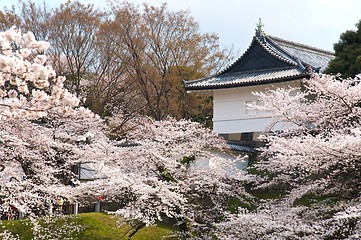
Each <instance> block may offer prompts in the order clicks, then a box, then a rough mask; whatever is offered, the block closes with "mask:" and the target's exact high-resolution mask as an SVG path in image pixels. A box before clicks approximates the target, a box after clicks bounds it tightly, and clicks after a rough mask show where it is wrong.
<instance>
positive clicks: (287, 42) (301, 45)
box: [267, 35, 334, 56]
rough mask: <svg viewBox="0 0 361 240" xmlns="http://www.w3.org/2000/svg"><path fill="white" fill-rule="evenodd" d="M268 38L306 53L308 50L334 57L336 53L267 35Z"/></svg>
mask: <svg viewBox="0 0 361 240" xmlns="http://www.w3.org/2000/svg"><path fill="white" fill-rule="evenodd" d="M267 37H269V38H270V39H271V40H273V41H275V42H277V43H278V44H279V45H282V43H284V45H287V46H288V47H293V48H300V49H302V50H305V51H307V50H308V51H309V52H317V53H318V54H323V55H332V56H333V55H334V52H332V51H328V50H325V49H322V48H318V47H314V46H310V45H307V44H303V43H299V42H294V41H290V40H286V39H283V38H280V37H276V36H272V35H267Z"/></svg>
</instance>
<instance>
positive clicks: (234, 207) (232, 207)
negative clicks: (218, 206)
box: [227, 198, 257, 213]
mask: <svg viewBox="0 0 361 240" xmlns="http://www.w3.org/2000/svg"><path fill="white" fill-rule="evenodd" d="M247 200H248V201H247V202H245V201H241V200H240V199H239V198H231V199H229V200H228V204H227V205H228V206H227V210H228V211H229V212H231V213H238V209H239V208H245V209H247V210H249V211H253V210H255V209H256V208H257V206H256V205H254V204H252V200H251V199H247Z"/></svg>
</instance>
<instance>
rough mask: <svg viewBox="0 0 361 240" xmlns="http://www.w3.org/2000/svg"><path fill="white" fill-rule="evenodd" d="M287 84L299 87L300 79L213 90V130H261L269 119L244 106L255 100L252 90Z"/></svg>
mask: <svg viewBox="0 0 361 240" xmlns="http://www.w3.org/2000/svg"><path fill="white" fill-rule="evenodd" d="M287 86H291V87H300V81H299V80H296V81H290V82H286V83H277V84H265V85H257V86H249V87H241V88H230V89H218V90H214V92H213V130H214V131H215V132H216V133H242V132H262V131H263V130H265V128H266V127H267V126H268V124H269V123H270V121H271V119H269V118H262V117H260V116H257V113H256V112H251V110H249V109H247V108H246V104H247V103H249V102H256V101H257V98H256V97H255V96H254V95H253V94H252V92H255V91H258V92H261V91H265V89H267V88H268V89H274V88H279V87H287ZM279 128H281V127H279Z"/></svg>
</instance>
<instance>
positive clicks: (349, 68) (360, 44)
mask: <svg viewBox="0 0 361 240" xmlns="http://www.w3.org/2000/svg"><path fill="white" fill-rule="evenodd" d="M356 27H357V30H356V31H352V30H347V31H346V32H344V33H342V34H341V35H340V40H339V41H338V43H335V44H334V50H335V56H336V57H335V59H333V60H331V61H330V63H329V65H328V68H327V69H326V71H325V73H333V74H337V73H340V74H341V75H342V77H343V78H349V77H355V76H356V75H357V74H359V73H361V20H360V21H359V22H358V23H357V24H356Z"/></svg>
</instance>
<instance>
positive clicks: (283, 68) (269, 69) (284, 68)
mask: <svg viewBox="0 0 361 240" xmlns="http://www.w3.org/2000/svg"><path fill="white" fill-rule="evenodd" d="M299 68H300V67H299V66H287V67H279V68H263V69H257V70H247V71H242V72H230V73H225V74H222V75H223V76H227V75H236V74H244V73H246V74H247V73H258V72H267V71H279V70H291V69H299ZM212 77H215V76H214V75H213V76H212ZM187 82H188V81H187Z"/></svg>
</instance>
